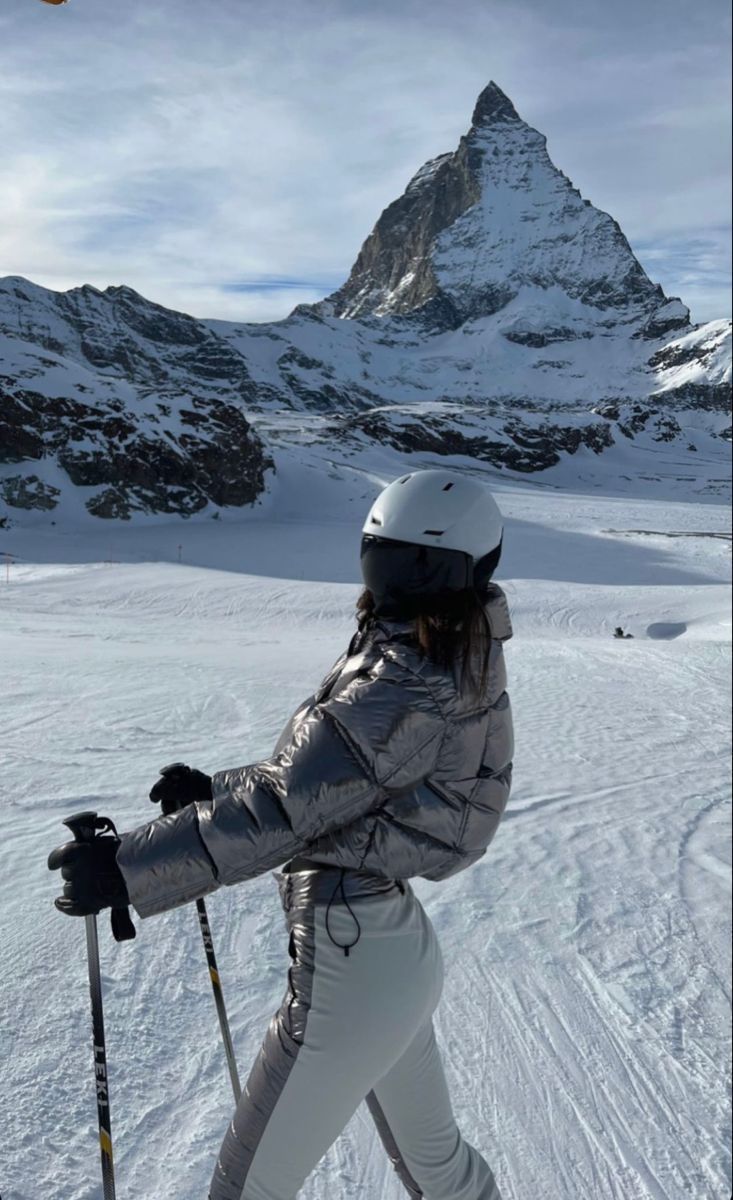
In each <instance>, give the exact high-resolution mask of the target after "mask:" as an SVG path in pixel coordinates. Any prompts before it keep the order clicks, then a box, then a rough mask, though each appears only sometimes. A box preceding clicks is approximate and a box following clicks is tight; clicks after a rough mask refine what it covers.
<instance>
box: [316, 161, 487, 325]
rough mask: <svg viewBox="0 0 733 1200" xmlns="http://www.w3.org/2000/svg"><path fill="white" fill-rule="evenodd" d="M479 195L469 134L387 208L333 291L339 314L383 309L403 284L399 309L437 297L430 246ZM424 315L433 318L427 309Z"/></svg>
mask: <svg viewBox="0 0 733 1200" xmlns="http://www.w3.org/2000/svg"><path fill="white" fill-rule="evenodd" d="M478 199H479V184H478V180H477V178H476V176H475V173H474V172H473V171H472V170H471V167H470V164H469V154H468V145H467V142H466V139H465V138H464V139H463V140H462V141H461V145H460V147H459V149H458V150H457V151H456V153H455V154H444V155H442V156H441V157H440V158H436V159H434V160H433V161H432V162H429V163H427V164H426V165H425V166H424V167H423V168H422V170H421V171H419V172H418V173H417V175H416V176H415V178H414V179H413V180H412V182H411V183H410V184H409V186H408V188H407V190H406V191H405V193H404V195H403V196H400V198H399V200H395V201H394V202H393V203H392V204H390V206H389V207H388V208H387V209H385V211H384V212H383V213H382V215H381V217H380V218H379V220H378V221H377V224H376V225H375V227H374V230H373V231H372V233H371V234H370V236H369V237H368V238H367V240H366V241H365V243H364V245H363V246H362V248H361V250H360V251H359V255H358V257H357V260H356V262H355V264H354V267H353V269H352V271H351V274H350V276H349V278H348V280H347V282H346V283H345V284H344V286H343V287H342V288H340V289H339V290H338V291H337V292H335V293H334V295H333V296H331V297H330V304H332V305H333V311H334V313H335V315H336V316H338V317H345V316H346V317H358V316H362V315H367V314H369V313H374V312H377V313H378V312H379V310H380V305H381V304H382V303H383V302H384V301H385V300H386V299H387V297H388V296H390V295H391V294H392V293H393V292H394V291H395V290H396V289H397V288H398V286H399V293H398V295H397V296H396V297H395V298H394V300H393V302H392V303H391V311H392V312H394V313H409V312H412V311H414V310H416V309H421V308H423V307H424V306H425V305H426V304H427V303H428V302H429V301H431V300H434V299H435V298H436V295H437V292H438V290H439V289H438V286H437V283H436V280H435V276H434V273H433V268H432V263H431V259H430V253H429V252H430V249H431V247H432V245H433V243H434V241H435V239H436V237H437V236H438V234H439V233H440V232H441V230H443V229H445V228H446V226H448V225H451V224H452V223H453V222H454V221H455V220H456V218H457V217H459V216H460V215H461V213H464V212H465V211H466V209H468V208H470V206H471V205H472V204H475V203H476V201H477V200H478ZM423 316H424V317H425V319H428V320H432V317H430V316H428V314H423ZM450 327H454V326H452V325H451V326H450Z"/></svg>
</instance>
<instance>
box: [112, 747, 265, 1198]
mask: <svg viewBox="0 0 733 1200" xmlns="http://www.w3.org/2000/svg"><path fill="white" fill-rule="evenodd" d="M190 769H191V768H190V767H187V766H186V764H185V763H172V764H171V766H169V767H163V769H162V771H161V772H160V773H161V775H162V776H163V777H164V778H166V779H184V778H185V776H186V775H187V774H188V772H189V771H190ZM151 799H152V796H151ZM181 808H185V805H183V804H181V805H179V811H180V809H181ZM196 912H197V913H198V919H199V927H200V929H201V938H202V940H203V943H204V952H205V954H206V962H207V965H208V968H209V978H210V979H211V988H212V991H213V993H214V1003H215V1005H216V1013H217V1016H218V1018H219V1028H220V1030H221V1038H222V1041H223V1043H224V1054H225V1056H226V1060H227V1067H228V1069H229V1078H230V1079H231V1081H232V1091H233V1092H234V1099H235V1101H236V1102H237V1103H239V1099H240V1097H241V1095H242V1086H241V1084H240V1082H239V1072H238V1071H237V1062H236V1059H235V1057H234V1045H233V1043H232V1035H231V1031H230V1029H229V1020H228V1018H227V1010H226V1005H225V1004H224V993H223V991H222V986H221V976H220V975H219V968H218V966H217V962H216V954H215V952H214V940H213V938H212V936H211V926H210V925H209V915H208V913H207V911H206V903H205V901H204V900H203V898H201V899H199V900H197V901H196ZM105 1200H106V1197H105Z"/></svg>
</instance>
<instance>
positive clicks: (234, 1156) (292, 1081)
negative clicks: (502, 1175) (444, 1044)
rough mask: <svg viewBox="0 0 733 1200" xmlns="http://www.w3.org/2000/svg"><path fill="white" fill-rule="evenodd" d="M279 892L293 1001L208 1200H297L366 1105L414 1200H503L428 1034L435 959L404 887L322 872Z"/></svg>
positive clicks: (429, 931)
mask: <svg viewBox="0 0 733 1200" xmlns="http://www.w3.org/2000/svg"><path fill="white" fill-rule="evenodd" d="M279 886H280V891H281V896H282V900H283V906H284V908H285V912H286V920H287V925H288V928H289V931H290V957H291V967H290V971H289V973H288V975H289V979H288V990H287V993H286V995H285V999H284V1001H283V1004H282V1006H281V1008H280V1010H279V1011H278V1013H277V1014H276V1015H275V1016H274V1018H273V1019H272V1021H271V1023H270V1026H269V1029H268V1032H267V1035H266V1038H265V1042H264V1045H263V1047H262V1050H261V1051H260V1054H259V1056H258V1058H257V1061H256V1063H255V1065H254V1067H253V1069H252V1073H251V1075H250V1078H249V1080H248V1083H247V1086H246V1088H245V1090H244V1094H243V1096H242V1099H241V1101H240V1103H239V1106H238V1108H237V1111H236V1113H235V1115H234V1119H233V1121H232V1123H231V1125H230V1127H229V1129H228V1131H227V1134H226V1137H225V1139H224V1143H223V1145H222V1148H221V1152H220V1155H219V1160H218V1162H217V1166H216V1171H215V1173H214V1178H213V1180H212V1184H211V1191H210V1200H294V1198H295V1197H296V1196H297V1193H298V1189H299V1188H300V1187H301V1186H302V1184H303V1183H304V1181H305V1180H306V1179H307V1177H308V1175H309V1174H310V1173H311V1171H312V1170H313V1168H314V1167H315V1166H316V1164H317V1163H318V1162H319V1160H320V1159H321V1158H322V1157H323V1155H324V1154H325V1153H326V1151H327V1150H328V1149H329V1147H330V1146H331V1145H332V1144H333V1142H334V1141H335V1140H336V1138H337V1137H338V1135H339V1134H340V1133H341V1131H342V1130H343V1129H344V1127H345V1126H346V1124H347V1123H348V1121H349V1120H350V1119H351V1117H352V1115H353V1114H354V1112H355V1111H356V1109H357V1108H358V1106H359V1104H360V1103H361V1102H362V1101H363V1100H366V1102H367V1105H368V1107H369V1110H370V1112H371V1114H372V1117H373V1118H374V1121H375V1123H376V1126H377V1129H378V1131H379V1134H380V1136H381V1138H382V1141H383V1144H384V1147H385V1149H386V1152H387V1154H388V1155H389V1158H390V1159H391V1161H392V1163H393V1165H394V1167H395V1170H396V1171H397V1174H398V1176H399V1178H400V1179H401V1181H402V1183H403V1184H404V1186H405V1189H406V1191H407V1194H408V1195H409V1196H410V1197H413V1198H414V1200H418V1198H420V1197H423V1198H424V1200H501V1197H500V1195H499V1191H498V1189H497V1187H496V1184H495V1182H494V1177H493V1175H492V1173H491V1171H490V1169H489V1167H488V1166H487V1164H486V1163H485V1162H484V1160H483V1159H482V1158H481V1156H480V1155H479V1154H478V1153H477V1151H476V1150H474V1149H473V1148H472V1147H471V1146H469V1145H468V1144H467V1143H466V1142H465V1141H464V1140H463V1138H462V1137H461V1134H460V1132H459V1130H458V1127H457V1125H456V1122H455V1118H454V1116H453V1111H452V1108H451V1102H450V1097H449V1095H448V1088H447V1086H446V1081H445V1075H444V1072H443V1066H442V1063H441V1060H440V1054H439V1051H438V1048H437V1045H436V1042H435V1035H434V1032H433V1025H432V1014H433V1011H434V1009H435V1007H436V1005H437V1003H438V1000H439V998H440V993H441V990H442V984H443V967H442V959H441V954H440V947H439V945H438V941H437V938H436V936H435V931H434V930H433V927H432V925H431V923H430V921H429V920H428V917H427V915H426V913H425V911H424V909H423V907H422V905H421V904H420V903H419V901H418V900H417V898H416V897H415V894H414V892H413V891H412V889H411V888H410V886H409V884H407V885H405V884H396V883H393V882H392V881H390V880H384V879H377V878H375V877H374V876H366V875H360V874H359V873H357V872H353V871H349V872H346V873H345V875H344V874H342V872H340V871H339V870H334V869H332V868H329V869H323V870H318V871H315V870H298V871H296V872H294V873H292V874H287V873H286V874H283V875H281V876H279ZM347 902H348V903H347ZM347 947H348V953H347V952H346V948H347ZM332 1195H333V1200H338V1197H337V1190H336V1187H334V1190H333V1192H332ZM365 1200H375V1198H374V1197H365Z"/></svg>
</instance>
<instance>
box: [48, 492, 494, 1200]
mask: <svg viewBox="0 0 733 1200" xmlns="http://www.w3.org/2000/svg"><path fill="white" fill-rule="evenodd" d="M502 536H503V529H502V520H501V514H500V513H499V509H498V508H497V506H496V503H495V501H494V499H493V497H492V496H491V494H490V492H489V491H488V489H486V488H485V487H484V486H483V485H482V484H481V483H479V482H477V481H476V480H474V479H471V478H468V477H466V476H464V475H461V474H458V473H455V472H449V471H419V472H413V473H411V474H408V475H405V476H403V477H402V478H400V479H398V480H396V481H395V482H394V483H392V484H390V486H389V487H387V488H386V489H385V490H384V491H383V492H382V493H381V495H380V496H379V497H378V498H377V500H376V502H375V504H374V505H373V506H372V508H371V510H370V512H369V514H368V516H367V520H366V523H365V525H364V528H363V538H362V549H361V563H362V573H363V577H364V583H365V585H366V590H365V591H364V592H363V593H362V596H361V598H360V600H359V603H358V617H359V628H358V630H357V632H356V633H355V635H354V637H353V638H352V641H351V644H350V645H349V648H348V650H347V651H346V653H345V654H343V655H342V657H341V658H340V659H339V660H338V662H337V663H336V664H335V666H334V667H333V668H332V670H331V671H330V673H329V674H328V675H327V676H326V678H325V679H324V681H323V683H322V684H321V686H320V687H319V689H318V690H317V692H316V693H315V695H314V696H312V697H311V698H310V699H308V700H306V701H305V703H304V704H302V705H301V707H300V708H299V709H298V711H297V712H296V713H295V715H294V716H293V717H292V718H291V720H290V722H289V723H288V725H287V727H286V728H285V730H284V731H283V733H282V735H281V737H280V740H279V742H278V744H277V746H276V748H275V751H274V753H273V755H272V757H271V758H268V759H266V760H265V761H263V762H257V763H254V764H252V765H250V766H246V767H239V768H237V769H235V770H229V771H221V772H219V773H218V774H216V775H214V776H213V778H210V777H209V776H208V775H205V774H204V773H203V772H200V771H191V772H188V774H186V773H182V774H181V775H177V774H176V773H173V775H171V776H168V777H166V776H164V777H163V778H162V779H161V780H160V781H159V782H158V783H157V784H156V785H155V787H154V788H153V792H152V797H153V798H155V799H156V800H157V801H159V802H162V803H163V806H164V812H166V811H167V812H168V813H169V814H170V815H166V816H163V817H161V818H160V819H158V820H156V821H153V822H152V823H150V824H148V825H144V826H141V827H140V828H138V829H135V830H133V831H132V832H130V833H127V834H123V836H122V838H121V839H120V840H117V839H115V838H113V837H108V836H101V837H98V838H97V839H96V840H95V841H94V842H92V843H91V845H86V846H83V847H81V849H82V850H83V851H84V853H81V854H80V853H78V850H79V846H78V844H75V846H76V851H77V852H76V853H75V852H74V847H73V846H72V847H71V848H70V852H69V853H67V855H66V856H65V862H64V868H63V873H64V878H65V879H66V880H67V882H66V884H65V886H64V897H63V898H60V899H59V901H57V903H58V905H59V906H60V907H61V908H62V909H63V911H66V912H67V913H69V914H70V915H76V916H83V915H85V914H88V913H96V912H98V911H99V910H100V909H101V908H104V907H106V906H112V907H120V906H122V905H124V904H127V903H128V902H131V903H132V904H133V905H134V907H135V908H136V909H137V912H138V913H139V915H140V916H141V917H149V916H152V915H154V914H156V913H161V912H165V911H166V910H168V909H171V908H174V907H175V906H177V905H180V904H185V903H187V902H188V901H190V900H193V899H194V898H196V897H200V896H204V895H205V894H207V893H208V892H212V891H214V890H215V889H216V888H218V887H220V886H221V885H223V884H234V883H240V882H242V881H244V880H248V879H252V878H254V877H255V876H257V875H261V874H263V873H265V872H267V871H270V870H272V869H273V868H275V867H281V868H282V871H281V873H280V874H278V875H277V879H278V883H279V888H280V893H281V898H282V903H283V907H284V909H285V914H286V924H287V928H288V930H289V933H290V942H289V954H290V958H291V965H290V969H289V971H288V990H287V994H286V996H285V1000H284V1002H283V1005H282V1007H281V1008H280V1010H279V1012H278V1013H277V1014H276V1016H275V1018H274V1019H273V1021H272V1022H271V1023H270V1026H269V1029H268V1032H267V1035H266V1037H265V1041H264V1045H263V1047H262V1050H261V1052H260V1054H259V1057H258V1059H257V1061H256V1063H255V1065H254V1067H253V1069H252V1072H251V1075H250V1078H249V1082H248V1084H247V1086H246V1088H245V1090H244V1094H243V1096H242V1099H241V1101H240V1103H239V1106H238V1108H237V1110H236V1113H235V1115H234V1118H233V1120H232V1122H231V1124H230V1126H229V1129H228V1131H227V1134H226V1137H225V1138H224V1142H223V1145H222V1148H221V1152H220V1155H219V1159H218V1162H217V1166H216V1169H215V1172H214V1177H213V1180H212V1183H211V1190H210V1193H209V1198H210V1200H293V1197H295V1195H296V1193H297V1192H298V1190H299V1188H300V1187H301V1186H302V1184H303V1182H304V1181H305V1179H306V1178H307V1177H308V1175H309V1174H310V1173H311V1171H313V1169H314V1168H315V1166H316V1165H317V1163H318V1162H319V1161H320V1159H321V1158H322V1157H323V1155H324V1154H325V1153H326V1151H327V1150H328V1148H329V1147H330V1146H331V1145H332V1143H333V1142H334V1141H335V1140H336V1138H337V1137H338V1135H339V1134H340V1133H341V1131H342V1130H343V1128H344V1127H345V1125H346V1124H347V1122H348V1121H349V1120H350V1118H351V1116H352V1115H353V1113H354V1112H355V1110H356V1108H357V1107H358V1105H359V1104H360V1102H361V1101H362V1100H363V1099H365V1098H366V1101H367V1104H368V1107H369V1110H370V1111H371V1114H372V1117H373V1119H374V1121H375V1123H376V1126H377V1129H378V1131H379V1134H380V1136H381V1138H382V1141H383V1143H384V1146H385V1149H386V1152H387V1154H388V1156H389V1157H390V1159H391V1160H392V1162H393V1164H394V1166H395V1168H396V1171H397V1174H398V1176H399V1178H400V1179H401V1181H402V1183H403V1184H404V1186H405V1188H406V1190H407V1192H408V1193H409V1195H410V1196H411V1197H413V1200H414V1198H417V1197H421V1196H427V1197H430V1200H501V1198H500V1195H499V1190H498V1188H497V1186H496V1183H495V1181H494V1177H493V1174H492V1172H491V1170H490V1169H489V1167H488V1165H487V1164H486V1162H485V1161H484V1159H483V1158H482V1157H481V1155H480V1154H479V1153H478V1152H477V1151H476V1150H475V1149H473V1147H471V1146H470V1145H469V1144H468V1143H467V1142H466V1141H465V1140H464V1139H463V1137H462V1136H461V1134H460V1132H459V1130H458V1128H457V1126H456V1122H455V1118H454V1116H453V1112H452V1109H451V1103H450V1099H449V1095H448V1089H447V1086H446V1081H445V1076H444V1072H443V1066H442V1063H441V1059H440V1054H439V1051H438V1048H437V1045H436V1040H435V1035H434V1031H433V1024H432V1016H433V1012H434V1010H435V1008H436V1005H437V1004H438V1001H439V999H440V994H441V990H442V985H443V966H442V957H441V952H440V947H439V945H438V941H437V938H436V934H435V931H434V929H433V926H432V925H431V923H430V921H429V919H428V917H427V915H426V913H425V911H424V909H423V907H422V905H421V904H420V902H419V901H418V900H417V898H416V896H415V893H414V892H413V890H412V888H411V887H410V884H409V883H408V882H407V880H408V879H409V878H411V877H413V876H423V877H424V878H426V879H431V880H442V879H446V878H448V877H449V876H451V875H454V874H456V873H457V872H458V871H461V870H463V869H464V868H465V867H468V866H470V865H471V864H472V863H475V862H476V861H477V860H478V859H480V858H481V857H482V855H483V854H484V852H485V850H486V848H487V846H488V845H489V843H490V842H491V840H492V838H493V836H494V834H495V832H496V829H497V826H498V824H499V821H500V819H501V815H502V813H503V811H504V807H505V805H506V802H507V797H508V795H509V789H510V783H511V759H512V754H513V732H512V719H511V710H510V706H509V700H508V697H507V694H506V691H505V686H506V671H505V666H504V659H503V652H502V643H503V642H504V641H506V640H507V639H508V638H509V637H511V633H512V630H511V623H510V619H509V613H508V608H507V603H506V597H505V596H504V593H503V592H502V591H501V589H500V588H498V587H497V586H495V585H494V584H492V583H491V582H490V580H491V577H492V575H493V572H494V571H495V569H496V567H497V565H498V562H499V558H500V555H501V548H502ZM181 804H185V805H186V807H185V808H182V809H181V810H180V811H176V809H178V808H179V806H180V805H181ZM283 864H284V865H283ZM480 1082H481V1081H480V1080H479V1079H478V1078H477V1079H476V1086H479V1084H480ZM487 1133H488V1131H487ZM331 1194H333V1195H335V1192H332V1193H331ZM365 1200H375V1198H374V1197H368V1198H365Z"/></svg>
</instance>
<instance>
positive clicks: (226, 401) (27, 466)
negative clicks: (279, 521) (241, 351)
mask: <svg viewBox="0 0 733 1200" xmlns="http://www.w3.org/2000/svg"><path fill="white" fill-rule="evenodd" d="M0 331H1V334H2V339H3V349H4V353H3V356H2V357H3V364H2V366H1V367H0V499H3V500H4V501H5V504H6V505H7V506H8V508H9V510H18V509H41V510H43V511H51V510H53V509H54V508H55V507H56V504H57V501H58V497H59V496H60V495H61V494H62V491H63V485H64V483H65V482H66V481H70V482H71V484H72V485H74V487H75V488H76V489H78V492H79V496H80V497H81V498H83V502H84V505H85V507H86V509H87V511H88V512H89V513H91V514H92V515H93V516H97V517H122V518H128V517H130V516H131V515H132V514H133V513H135V512H160V513H180V514H182V515H185V516H188V515H191V514H192V513H194V512H198V511H201V510H202V509H205V508H206V507H207V506H217V507H219V506H225V505H237V506H239V505H244V504H250V503H252V502H253V501H254V500H256V498H257V497H258V496H259V494H260V493H261V492H262V490H263V488H264V473H265V470H266V469H267V468H268V467H269V466H270V465H271V460H270V458H269V456H268V454H267V453H266V452H265V450H264V448H263V446H262V443H261V441H260V439H259V438H258V437H257V436H256V434H254V433H253V431H252V429H251V427H250V425H249V422H248V421H247V419H246V417H245V415H244V407H245V405H246V401H247V396H248V391H249V390H251V384H250V381H249V378H248V374H247V368H246V364H245V363H244V361H243V360H242V359H241V357H240V356H239V355H238V354H237V353H236V352H235V351H234V350H232V349H231V347H229V346H228V344H227V343H226V342H223V341H222V340H221V339H220V338H217V337H216V336H215V335H214V334H212V333H211V332H210V330H208V329H207V328H206V327H205V326H203V325H201V324H199V323H198V322H197V321H195V320H193V319H192V318H191V317H187V316H185V315H184V314H182V313H174V312H169V311H168V310H166V309H164V308H161V307H159V306H158V305H155V304H151V303H149V302H148V301H146V300H144V299H143V298H142V297H141V296H138V295H137V294H136V293H135V292H133V291H132V290H131V289H129V288H123V287H120V288H108V289H107V290H106V291H105V292H99V291H97V289H95V288H91V287H84V288H75V289H73V290H72V291H71V292H66V293H64V294H62V295H58V294H56V293H54V292H48V291H46V290H45V289H43V288H37V287H34V286H33V285H32V284H29V283H28V282H27V281H26V280H20V279H6V280H4V281H3V283H2V285H1V286H0Z"/></svg>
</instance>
